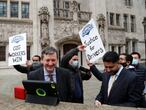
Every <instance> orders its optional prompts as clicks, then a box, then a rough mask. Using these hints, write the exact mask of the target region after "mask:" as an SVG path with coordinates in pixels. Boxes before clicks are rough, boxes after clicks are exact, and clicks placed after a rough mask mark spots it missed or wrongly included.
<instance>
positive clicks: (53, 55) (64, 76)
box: [28, 47, 71, 101]
mask: <svg viewBox="0 0 146 110" xmlns="http://www.w3.org/2000/svg"><path fill="white" fill-rule="evenodd" d="M41 57H42V64H43V66H42V67H40V68H39V69H37V70H36V71H33V72H30V74H29V76H28V80H44V81H50V82H52V81H53V82H56V83H57V88H58V93H59V99H60V100H61V101H70V100H71V74H70V72H69V71H68V70H66V69H63V68H60V67H57V62H58V56H57V50H56V49H55V48H53V47H47V48H45V49H44V50H43V51H42V55H41Z"/></svg>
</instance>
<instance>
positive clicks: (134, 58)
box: [132, 54, 140, 66]
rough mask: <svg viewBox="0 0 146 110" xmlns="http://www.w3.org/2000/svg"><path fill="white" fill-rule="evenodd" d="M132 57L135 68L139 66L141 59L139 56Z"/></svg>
mask: <svg viewBox="0 0 146 110" xmlns="http://www.w3.org/2000/svg"><path fill="white" fill-rule="evenodd" d="M132 57H133V61H132V64H133V65H134V66H136V65H138V64H139V61H140V58H139V56H138V55H137V54H132Z"/></svg>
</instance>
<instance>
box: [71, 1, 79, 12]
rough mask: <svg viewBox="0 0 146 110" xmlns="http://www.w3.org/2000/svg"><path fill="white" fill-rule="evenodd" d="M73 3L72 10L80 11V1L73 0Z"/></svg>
mask: <svg viewBox="0 0 146 110" xmlns="http://www.w3.org/2000/svg"><path fill="white" fill-rule="evenodd" d="M71 4H72V11H74V12H78V11H79V8H78V2H77V1H75V0H73V1H72V3H71Z"/></svg>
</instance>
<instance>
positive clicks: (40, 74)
mask: <svg viewBox="0 0 146 110" xmlns="http://www.w3.org/2000/svg"><path fill="white" fill-rule="evenodd" d="M38 79H39V80H45V78H44V68H43V67H42V68H41V69H40V73H39V75H38Z"/></svg>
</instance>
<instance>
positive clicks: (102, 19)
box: [97, 14, 105, 28]
mask: <svg viewBox="0 0 146 110" xmlns="http://www.w3.org/2000/svg"><path fill="white" fill-rule="evenodd" d="M97 22H98V24H99V25H100V27H101V28H104V26H105V16H104V15H103V14H99V15H98V16H97Z"/></svg>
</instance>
